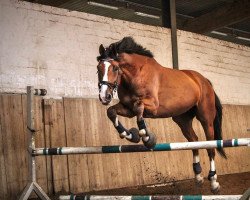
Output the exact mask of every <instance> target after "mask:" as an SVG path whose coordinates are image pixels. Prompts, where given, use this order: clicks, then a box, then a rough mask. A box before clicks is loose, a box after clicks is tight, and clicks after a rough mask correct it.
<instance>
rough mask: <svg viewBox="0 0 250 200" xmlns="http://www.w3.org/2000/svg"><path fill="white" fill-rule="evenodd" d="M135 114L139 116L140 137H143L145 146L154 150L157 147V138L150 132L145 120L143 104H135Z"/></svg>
mask: <svg viewBox="0 0 250 200" xmlns="http://www.w3.org/2000/svg"><path fill="white" fill-rule="evenodd" d="M134 112H135V113H136V116H137V125H138V128H139V135H140V136H141V137H142V141H143V143H144V145H145V146H146V147H147V148H149V149H153V148H154V146H155V145H156V136H155V134H153V133H151V132H149V130H148V128H147V125H146V122H145V120H144V118H143V112H144V104H143V103H142V102H136V103H135V104H134Z"/></svg>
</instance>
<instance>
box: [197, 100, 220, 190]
mask: <svg viewBox="0 0 250 200" xmlns="http://www.w3.org/2000/svg"><path fill="white" fill-rule="evenodd" d="M205 108H207V109H205ZM213 108H214V109H213ZM215 115H216V110H215V106H214V104H213V102H212V101H211V102H206V103H203V104H200V105H198V109H197V119H198V120H199V121H200V122H201V125H202V127H203V129H204V132H205V134H206V139H207V140H214V139H215V137H214V125H213V123H214V119H215ZM207 153H208V156H209V160H210V171H209V174H208V180H209V181H210V182H211V191H212V192H213V193H217V192H218V191H219V189H220V184H219V183H218V182H217V174H216V169H215V162H214V157H215V149H207Z"/></svg>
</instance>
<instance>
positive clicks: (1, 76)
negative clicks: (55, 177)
mask: <svg viewBox="0 0 250 200" xmlns="http://www.w3.org/2000/svg"><path fill="white" fill-rule="evenodd" d="M0 27H1V29H0V37H1V40H0V92H13V93H20V92H25V88H26V86H27V85H34V86H36V87H42V88H46V89H48V96H49V97H53V98H56V97H61V96H70V97H97V93H98V90H97V76H96V64H97V62H96V56H97V54H98V47H99V45H100V44H104V45H109V44H110V43H112V42H115V41H118V40H120V39H121V38H122V37H124V36H133V37H134V38H135V39H136V41H138V42H139V43H141V44H142V45H143V46H145V47H147V48H148V49H150V50H151V51H152V52H153V53H154V55H155V58H156V60H157V61H158V62H159V63H160V64H162V65H164V66H169V67H171V66H172V64H171V63H172V60H171V42H170V31H169V29H164V28H161V27H153V26H147V25H142V24H136V23H131V22H126V21H121V20H115V19H110V18H105V17H100V16H96V15H91V14H86V13H79V12H74V11H73V12H69V11H68V10H65V9H58V8H53V7H49V6H42V5H38V4H31V3H28V2H22V1H16V0H1V2H0ZM178 46H179V63H180V68H181V69H184V68H185V69H193V70H197V71H199V72H201V73H202V74H203V75H205V76H206V77H207V78H209V79H210V80H211V81H212V82H213V85H214V87H215V90H216V92H217V93H218V95H219V96H220V98H221V100H222V102H223V103H230V104H250V92H249V91H250V75H249V73H250V66H249V63H250V48H249V47H245V46H241V45H236V44H232V43H228V42H224V41H219V40H216V39H212V38H209V37H206V36H201V35H197V34H193V33H189V32H184V31H178Z"/></svg>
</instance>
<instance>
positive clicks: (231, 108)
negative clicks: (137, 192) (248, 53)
mask: <svg viewBox="0 0 250 200" xmlns="http://www.w3.org/2000/svg"><path fill="white" fill-rule="evenodd" d="M35 99H36V102H35V108H36V113H35V115H36V129H37V133H36V134H37V137H36V146H37V147H58V146H75V147H78V146H103V145H120V144H121V145H122V144H131V143H130V142H128V141H126V140H125V139H123V140H122V139H120V137H119V136H118V134H117V133H116V131H115V129H114V127H113V125H112V123H111V122H110V121H109V119H108V118H107V116H106V109H107V107H105V106H103V105H101V103H100V102H99V100H98V99H79V98H78V99H73V98H64V99H62V100H54V99H46V100H42V99H41V98H40V97H36V98H35ZM223 107H224V109H223V115H224V116H223V133H224V139H232V138H244V137H249V132H247V129H249V128H250V106H239V105H224V106H223ZM120 121H121V122H122V123H123V124H124V126H125V127H128V128H131V127H136V123H135V121H136V119H135V118H133V119H125V118H120ZM146 121H147V124H148V127H149V128H150V130H151V131H152V132H154V133H155V134H156V135H157V141H158V143H162V142H182V141H183V142H185V141H186V140H185V138H184V136H183V135H182V133H181V131H180V129H179V128H178V127H177V125H176V124H175V123H174V122H173V121H172V120H171V119H147V120H146ZM194 128H195V131H196V133H197V135H198V137H199V139H200V140H205V135H204V133H203V130H202V128H201V126H200V124H199V123H198V122H197V121H196V120H195V121H194ZM27 138H28V137H27V132H26V95H10V94H2V95H0V173H1V176H0V199H9V200H12V199H13V200H14V199H17V197H18V195H20V194H21V191H22V190H23V188H24V187H25V185H26V184H27V182H28V162H27V161H28V156H27V155H28V154H27V144H28V142H27ZM226 153H227V154H228V157H229V158H228V160H225V159H222V158H220V157H219V156H216V170H217V173H218V174H230V173H239V172H248V171H250V159H249V156H250V149H249V148H246V147H239V148H231V149H230V148H229V149H226ZM200 157H201V165H202V168H203V175H204V176H207V174H208V170H209V160H208V157H207V153H206V150H200ZM192 160H193V159H192V152H191V151H172V152H155V153H132V154H102V155H70V156H67V155H63V156H51V157H49V156H48V157H44V156H40V157H37V158H36V161H37V180H38V183H39V185H40V186H41V187H42V188H43V189H44V190H45V192H46V193H57V192H62V193H68V192H72V193H79V192H84V191H85V192H86V191H92V190H101V189H111V188H120V187H126V186H135V185H145V184H154V183H164V182H170V181H173V180H183V179H190V178H193V171H192ZM187 166H189V167H187Z"/></svg>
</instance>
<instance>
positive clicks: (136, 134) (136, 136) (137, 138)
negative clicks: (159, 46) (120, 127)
mask: <svg viewBox="0 0 250 200" xmlns="http://www.w3.org/2000/svg"><path fill="white" fill-rule="evenodd" d="M128 133H129V134H131V135H132V138H131V139H128V140H129V141H130V142H134V143H139V142H140V139H141V138H140V135H139V130H138V129H137V128H131V129H129V131H128Z"/></svg>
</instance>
